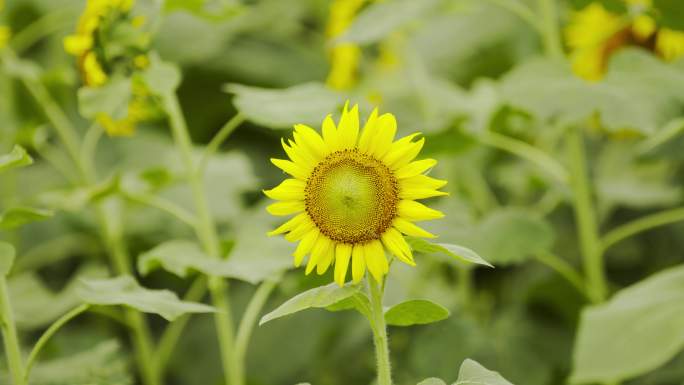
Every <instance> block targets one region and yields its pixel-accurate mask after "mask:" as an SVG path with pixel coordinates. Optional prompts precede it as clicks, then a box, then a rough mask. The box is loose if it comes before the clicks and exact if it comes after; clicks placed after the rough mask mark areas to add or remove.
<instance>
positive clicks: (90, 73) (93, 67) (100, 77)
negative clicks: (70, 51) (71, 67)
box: [83, 51, 107, 87]
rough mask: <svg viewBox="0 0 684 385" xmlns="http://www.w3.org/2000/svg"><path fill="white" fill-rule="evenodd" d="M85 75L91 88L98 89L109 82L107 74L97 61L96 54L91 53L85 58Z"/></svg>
mask: <svg viewBox="0 0 684 385" xmlns="http://www.w3.org/2000/svg"><path fill="white" fill-rule="evenodd" d="M83 73H84V75H85V82H86V84H87V85H89V86H93V87H98V86H101V85H103V84H105V83H106V82H107V74H106V73H105V72H104V70H103V69H102V67H101V66H100V63H99V62H98V61H97V56H95V52H92V51H90V52H88V53H87V54H86V55H85V57H84V58H83Z"/></svg>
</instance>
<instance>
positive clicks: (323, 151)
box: [294, 124, 329, 159]
mask: <svg viewBox="0 0 684 385" xmlns="http://www.w3.org/2000/svg"><path fill="white" fill-rule="evenodd" d="M294 128H295V131H296V132H297V133H298V134H300V135H301V140H302V142H303V143H299V141H298V140H296V139H295V140H296V141H297V144H301V145H304V146H306V147H308V148H309V149H310V150H311V151H312V152H313V153H314V154H316V155H317V156H318V157H319V158H320V159H322V158H325V157H326V156H327V155H328V153H329V150H328V147H327V146H326V145H325V142H324V141H323V138H321V136H320V135H318V133H317V132H316V131H315V130H314V129H313V128H311V127H309V126H305V125H303V124H295V126H294Z"/></svg>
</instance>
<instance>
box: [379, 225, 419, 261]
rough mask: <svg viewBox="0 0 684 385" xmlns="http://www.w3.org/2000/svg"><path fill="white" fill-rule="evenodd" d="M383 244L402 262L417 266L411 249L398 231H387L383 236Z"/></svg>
mask: <svg viewBox="0 0 684 385" xmlns="http://www.w3.org/2000/svg"><path fill="white" fill-rule="evenodd" d="M382 244H383V245H385V247H386V248H387V250H389V251H390V252H391V253H392V254H394V256H396V257H397V258H399V260H401V261H402V262H404V263H406V264H408V265H411V266H415V265H416V263H415V262H414V261H413V253H412V252H411V248H410V247H409V245H408V244H407V243H406V240H404V237H403V236H402V235H401V233H400V232H399V231H398V230H396V229H393V228H392V229H389V230H387V231H385V233H384V234H382Z"/></svg>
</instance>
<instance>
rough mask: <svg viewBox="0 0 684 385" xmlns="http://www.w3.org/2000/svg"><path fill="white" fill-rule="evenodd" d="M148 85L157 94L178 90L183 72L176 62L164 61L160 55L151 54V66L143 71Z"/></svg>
mask: <svg viewBox="0 0 684 385" xmlns="http://www.w3.org/2000/svg"><path fill="white" fill-rule="evenodd" d="M143 79H144V81H145V84H147V87H149V88H150V90H151V91H152V92H153V93H155V94H157V95H170V94H172V93H174V92H176V88H178V86H179V85H180V83H181V72H180V70H179V69H178V67H177V66H176V65H175V64H172V63H168V62H164V61H162V60H161V59H160V58H159V56H157V55H151V56H150V66H149V67H148V68H147V69H146V70H145V72H143Z"/></svg>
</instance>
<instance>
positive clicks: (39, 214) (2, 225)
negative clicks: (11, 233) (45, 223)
mask: <svg viewBox="0 0 684 385" xmlns="http://www.w3.org/2000/svg"><path fill="white" fill-rule="evenodd" d="M53 215H54V213H53V212H52V211H50V210H43V209H36V208H33V207H10V208H9V209H7V210H5V212H3V213H2V215H0V229H5V230H7V229H15V228H17V227H20V226H23V225H25V224H27V223H31V222H36V221H42V220H45V219H47V218H50V217H51V216H53Z"/></svg>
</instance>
